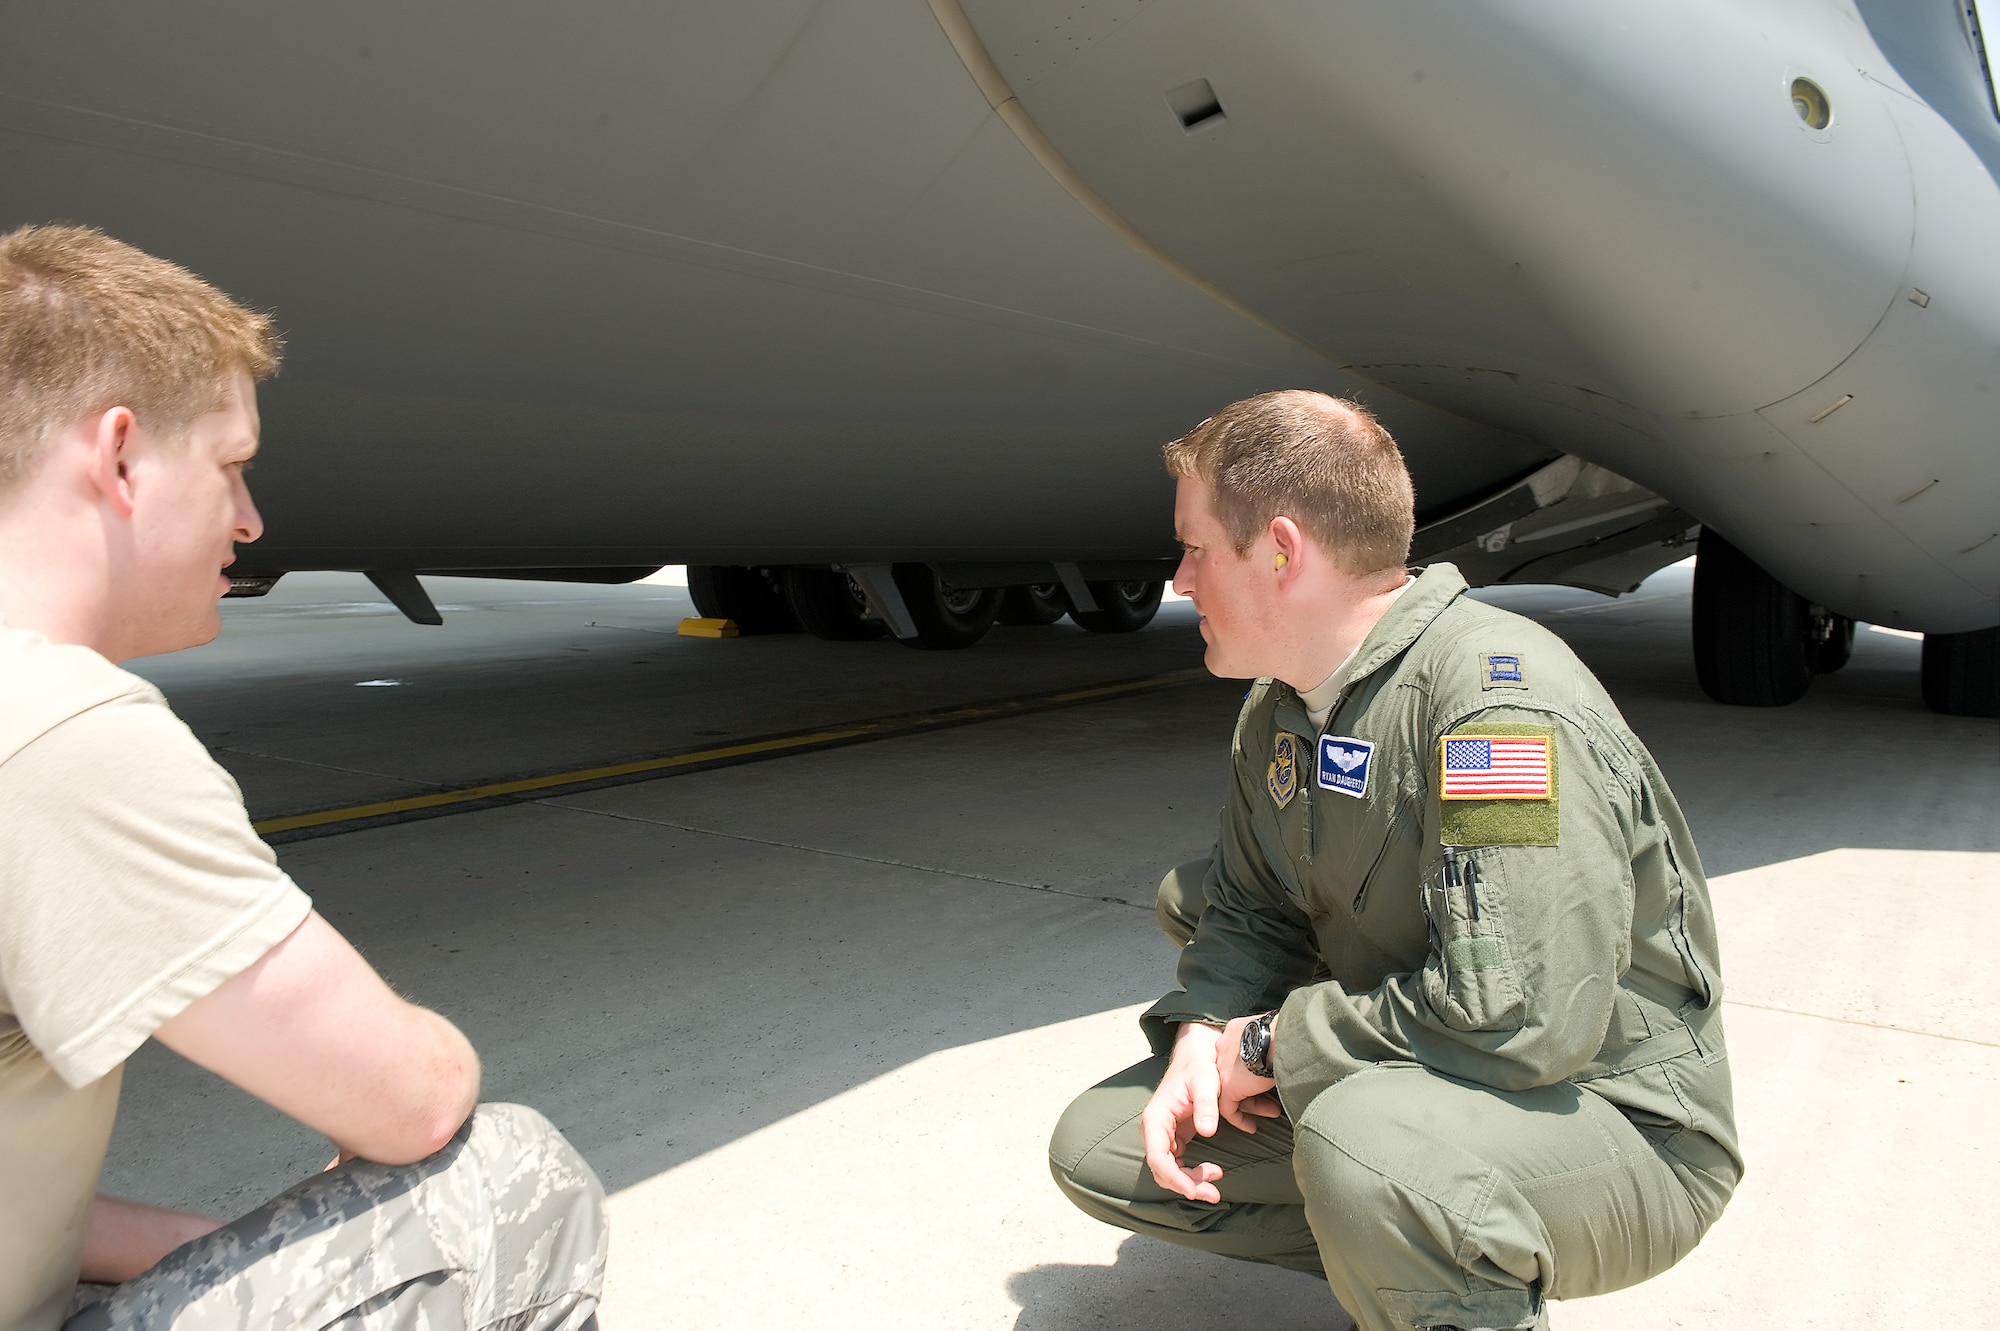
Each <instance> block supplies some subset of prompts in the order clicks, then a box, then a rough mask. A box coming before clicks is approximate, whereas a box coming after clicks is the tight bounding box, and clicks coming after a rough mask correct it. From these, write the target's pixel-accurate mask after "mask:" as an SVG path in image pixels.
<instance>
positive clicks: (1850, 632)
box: [1811, 615, 1854, 675]
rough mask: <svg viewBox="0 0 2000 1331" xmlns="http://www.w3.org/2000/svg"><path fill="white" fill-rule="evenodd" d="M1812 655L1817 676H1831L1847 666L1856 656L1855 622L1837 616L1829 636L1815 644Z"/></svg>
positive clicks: (1813, 669) (1813, 667)
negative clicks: (1850, 659)
mask: <svg viewBox="0 0 2000 1331" xmlns="http://www.w3.org/2000/svg"><path fill="white" fill-rule="evenodd" d="M1811 655H1812V672H1813V673H1814V674H1815V675H1831V674H1832V673H1834V672H1835V671H1836V670H1839V669H1840V668H1841V667H1843V666H1845V665H1846V664H1847V662H1848V659H1849V658H1850V657H1852V656H1853V655H1854V621H1853V620H1851V619H1849V618H1848V617H1847V616H1846V615H1835V616H1834V617H1833V624H1832V627H1831V628H1830V629H1829V631H1828V632H1827V635H1826V636H1825V637H1824V638H1821V639H1818V640H1817V641H1815V642H1814V643H1813V645H1812V652H1811Z"/></svg>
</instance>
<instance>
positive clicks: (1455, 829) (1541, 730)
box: [1437, 721, 1561, 846]
mask: <svg viewBox="0 0 2000 1331" xmlns="http://www.w3.org/2000/svg"><path fill="white" fill-rule="evenodd" d="M1458 737H1465V738H1468V739H1487V740H1493V739H1508V738H1523V739H1526V738H1540V739H1542V740H1545V741H1546V742H1547V746H1548V790H1547V795H1546V797H1542V796H1536V797H1533V798H1523V797H1521V796H1518V795H1516V796H1509V797H1505V798H1495V799H1478V798H1467V797H1465V795H1464V794H1463V793H1462V790H1463V786H1462V785H1461V787H1460V793H1456V794H1450V782H1449V781H1448V776H1449V775H1456V774H1448V773H1447V772H1446V771H1445V764H1446V761H1447V759H1446V752H1447V751H1448V749H1449V747H1450V742H1451V740H1452V739H1454V738H1458ZM1437 789H1438V792H1439V798H1438V815H1439V816H1438V841H1439V843H1440V844H1441V845H1446V846H1553V845H1556V844H1557V832H1558V830H1559V823H1558V819H1557V811H1558V804H1559V801H1560V797H1561V783H1560V778H1559V773H1558V771H1557V755H1556V732H1555V728H1554V727H1552V726H1539V725H1534V724H1531V723H1528V722H1518V721H1474V722H1468V723H1466V724H1464V725H1460V726H1454V727H1453V728H1452V731H1451V733H1450V735H1447V736H1445V737H1444V742H1443V743H1441V744H1440V745H1439V753H1438V786H1437ZM1448 794H1450V797H1449V798H1447V795H1448Z"/></svg>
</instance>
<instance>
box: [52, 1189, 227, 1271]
mask: <svg viewBox="0 0 2000 1331" xmlns="http://www.w3.org/2000/svg"><path fill="white" fill-rule="evenodd" d="M220 1227H221V1222H219V1221H215V1220H210V1219H209V1218H208V1217H206V1216H199V1215H194V1214H191V1213H190V1212H187V1211H169V1210H167V1209H166V1208H165V1207H162V1206H147V1205H146V1204H145V1203H143V1202H128V1201H126V1200H124V1199H123V1198H122V1197H107V1196H105V1195H104V1194H103V1193H101V1192H100V1193H98V1194H97V1196H96V1198H95V1199H94V1200H93V1201H92V1202H91V1204H90V1214H89V1216H88V1217H87V1218H86V1219H85V1221H84V1229H83V1265H82V1269H81V1270H79V1271H78V1272H77V1276H78V1278H79V1279H82V1280H93V1281H99V1282H102V1283H103V1284H107V1285H117V1284H122V1283H123V1282H125V1281H127V1280H130V1279H132V1277H134V1276H136V1275H138V1274H140V1273H141V1272H142V1271H145V1270H147V1269H149V1268H150V1267H151V1266H152V1265H153V1263H155V1262H157V1261H159V1260H160V1259H161V1258H162V1257H165V1256H166V1255H167V1254H168V1253H170V1252H172V1251H173V1250H174V1249H175V1248H178V1247H180V1246H181V1245H182V1244H183V1243H186V1242H188V1241H189V1240H191V1239H198V1238H200V1237H201V1236H202V1235H204V1234H206V1233H208V1232H209V1231H211V1230H214V1229H219V1228H220Z"/></svg>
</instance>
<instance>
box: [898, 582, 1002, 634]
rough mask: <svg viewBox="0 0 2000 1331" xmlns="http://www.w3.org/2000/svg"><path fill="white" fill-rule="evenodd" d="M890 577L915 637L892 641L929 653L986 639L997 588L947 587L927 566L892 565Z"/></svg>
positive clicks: (994, 611) (995, 607)
mask: <svg viewBox="0 0 2000 1331" xmlns="http://www.w3.org/2000/svg"><path fill="white" fill-rule="evenodd" d="M890 575H891V576H892V577H894V578H895V580H896V590H897V591H899V592H901V593H902V594H903V604H904V605H905V606H907V607H909V611H910V619H911V621H912V622H913V623H915V625H916V626H917V636H916V637H914V638H898V639H896V641H898V642H900V643H902V644H903V645H904V646H905V647H915V648H916V649H918V650H919V651H929V652H949V651H956V650H957V649H959V648H961V647H970V646H972V644H973V643H975V642H978V641H979V640H980V639H981V638H983V637H985V636H986V631H987V630H988V629H990V628H992V627H993V619H994V616H996V615H998V614H999V613H1000V589H999V588H998V587H981V588H955V587H947V586H945V585H944V583H943V581H942V580H940V579H939V577H938V575H937V571H936V570H935V569H933V568H932V567H931V566H930V565H929V564H896V565H892V566H891V568H890Z"/></svg>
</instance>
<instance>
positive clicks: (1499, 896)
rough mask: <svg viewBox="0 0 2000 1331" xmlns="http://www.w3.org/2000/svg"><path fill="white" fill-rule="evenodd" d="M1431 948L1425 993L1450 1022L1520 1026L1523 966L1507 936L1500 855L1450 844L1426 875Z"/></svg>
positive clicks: (1462, 1026)
mask: <svg viewBox="0 0 2000 1331" xmlns="http://www.w3.org/2000/svg"><path fill="white" fill-rule="evenodd" d="M1424 914H1425V916H1426V917H1427V918H1428V920H1429V923H1430V932H1431V955H1430V960H1429V961H1428V962H1427V963H1426V964H1425V966H1424V972H1423V987H1424V997H1425V998H1426V999H1428V1000H1429V1002H1430V1005H1431V1009H1432V1010H1433V1011H1435V1012H1436V1013H1437V1014H1438V1015H1439V1016H1440V1017H1442V1018H1443V1019H1444V1021H1445V1023H1446V1024H1447V1025H1449V1026H1453V1027H1456V1028H1457V1029H1459V1030H1466V1031H1493V1030H1514V1029H1518V1028H1519V1027H1520V1025H1521V1021H1522V1008H1523V1002H1524V1000H1523V997H1522V993H1521V977H1520V968H1519V966H1518V965H1517V964H1516V962H1515V958H1514V954H1513V948H1512V947H1511V945H1510V944H1509V942H1508V939H1507V890H1506V883H1505V881H1504V878H1503V876H1502V874H1501V872H1500V866H1499V865H1498V864H1497V862H1494V861H1491V860H1488V861H1485V862H1482V861H1481V860H1480V859H1479V858H1478V857H1476V856H1474V855H1472V854H1469V853H1467V852H1465V851H1462V850H1458V849H1456V848H1454V847H1446V848H1445V852H1444V855H1443V856H1442V857H1441V858H1440V860H1439V861H1438V863H1437V865H1436V867H1435V868H1433V869H1432V871H1431V872H1430V873H1429V874H1427V875H1426V876H1425V878H1424Z"/></svg>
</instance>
